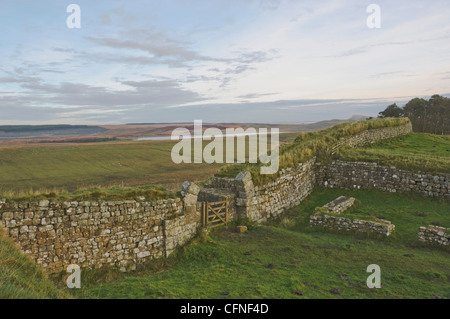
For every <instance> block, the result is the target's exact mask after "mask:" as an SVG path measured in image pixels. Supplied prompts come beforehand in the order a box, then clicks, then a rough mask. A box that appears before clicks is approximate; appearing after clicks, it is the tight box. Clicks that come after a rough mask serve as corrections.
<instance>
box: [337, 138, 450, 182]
mask: <svg viewBox="0 0 450 319" xmlns="http://www.w3.org/2000/svg"><path fill="white" fill-rule="evenodd" d="M339 157H340V158H341V159H343V160H351V161H370V162H377V163H379V164H384V165H388V166H396V167H397V168H403V169H407V170H412V171H424V172H432V173H433V172H434V173H450V136H446V135H433V134H427V133H413V134H410V135H407V136H401V137H398V138H395V139H391V140H388V141H384V142H380V143H377V144H374V145H370V146H366V147H362V148H344V149H341V150H340V152H339Z"/></svg>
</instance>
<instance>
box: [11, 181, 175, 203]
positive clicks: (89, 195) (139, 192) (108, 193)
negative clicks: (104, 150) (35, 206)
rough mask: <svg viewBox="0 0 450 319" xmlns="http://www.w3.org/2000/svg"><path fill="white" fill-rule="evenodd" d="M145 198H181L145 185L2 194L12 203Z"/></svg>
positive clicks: (158, 188) (153, 186) (161, 188)
mask: <svg viewBox="0 0 450 319" xmlns="http://www.w3.org/2000/svg"><path fill="white" fill-rule="evenodd" d="M137 197H145V200H147V201H154V200H158V199H168V198H177V197H179V193H178V192H173V191H169V190H166V189H165V188H164V187H162V186H156V185H144V186H135V187H119V186H115V187H90V188H80V189H78V190H76V191H74V192H66V191H58V190H55V191H53V192H40V191H30V192H29V193H25V192H22V193H15V192H10V193H6V194H2V198H3V199H6V200H7V201H10V202H24V201H38V200H41V199H48V200H55V201H91V200H94V201H98V200H103V201H120V200H133V199H136V198H137Z"/></svg>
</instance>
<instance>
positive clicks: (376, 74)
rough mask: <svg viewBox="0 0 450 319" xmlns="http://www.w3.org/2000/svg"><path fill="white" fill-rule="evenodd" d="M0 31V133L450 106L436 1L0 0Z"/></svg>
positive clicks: (447, 41)
mask: <svg viewBox="0 0 450 319" xmlns="http://www.w3.org/2000/svg"><path fill="white" fill-rule="evenodd" d="M70 4H77V5H78V6H79V7H80V9H81V14H80V26H81V27H80V28H68V26H67V19H68V17H69V16H70V15H71V14H72V12H69V13H68V12H66V9H67V7H68V6H69V5H70ZM370 4H377V5H378V6H379V8H380V9H381V11H380V14H381V15H380V16H381V28H369V27H368V25H367V19H368V18H369V16H370V15H371V14H372V12H367V7H368V6H369V5H370ZM0 28H1V30H2V31H1V35H0V37H1V40H0V124H1V125H16V124H121V123H160V122H193V121H194V120H203V121H204V122H216V123H218V122H238V123H239V122H251V123H309V122H315V121H320V120H328V119H346V118H349V117H350V116H352V115H355V114H359V115H367V116H376V115H377V114H378V112H380V111H382V110H383V109H384V108H386V107H387V106H388V105H389V104H392V103H394V102H395V103H397V104H399V105H404V104H405V103H406V102H407V101H408V100H410V99H411V98H414V97H423V98H429V97H430V96H431V95H433V94H441V95H446V96H450V95H449V93H450V54H449V52H450V1H448V0H432V1H417V0H407V1H406V0H396V1H377V0H371V1H367V2H366V1H361V0H347V1H344V0H339V1H338V0H325V1H310V0H305V1H302V0H286V1H283V0H165V1H149V0H147V1H141V0H133V1H120V0H118V1H113V0H108V1H105V0H96V1H82V0H70V1H62V0H54V1H48V0H39V1H35V0H27V1H25V0H2V1H1V2H0Z"/></svg>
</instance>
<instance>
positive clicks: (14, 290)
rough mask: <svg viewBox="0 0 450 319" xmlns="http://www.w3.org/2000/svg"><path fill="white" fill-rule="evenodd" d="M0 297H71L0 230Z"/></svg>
mask: <svg viewBox="0 0 450 319" xmlns="http://www.w3.org/2000/svg"><path fill="white" fill-rule="evenodd" d="M0 298H1V299H3V298H9V299H18V298H21V299H34V298H38V299H44V298H52V299H54V298H71V295H70V294H69V293H68V292H67V290H66V291H64V290H62V289H58V288H57V286H56V285H55V283H54V282H53V281H51V280H50V279H49V278H48V277H47V275H46V274H45V273H44V271H43V270H42V269H41V268H40V267H39V266H37V265H36V263H35V262H34V261H33V260H31V259H30V258H29V257H27V256H25V255H24V254H23V253H22V252H20V251H19V250H18V249H17V248H16V247H15V245H14V244H13V242H12V240H11V239H9V238H6V237H5V236H4V235H3V234H2V233H1V232H0Z"/></svg>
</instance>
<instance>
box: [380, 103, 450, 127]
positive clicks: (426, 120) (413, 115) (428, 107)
mask: <svg viewBox="0 0 450 319" xmlns="http://www.w3.org/2000/svg"><path fill="white" fill-rule="evenodd" d="M378 117H380V118H383V117H408V118H409V119H410V120H411V123H412V126H413V130H414V132H425V133H432V134H439V135H446V134H450V99H449V98H447V97H445V96H441V95H438V94H436V95H433V96H432V97H431V98H430V99H429V100H428V101H427V100H425V99H420V98H414V99H412V100H411V101H409V102H408V103H406V105H405V106H403V107H399V106H398V105H397V104H396V103H394V104H391V105H389V106H388V107H387V108H386V109H385V110H384V111H382V112H380V113H379V114H378Z"/></svg>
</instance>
